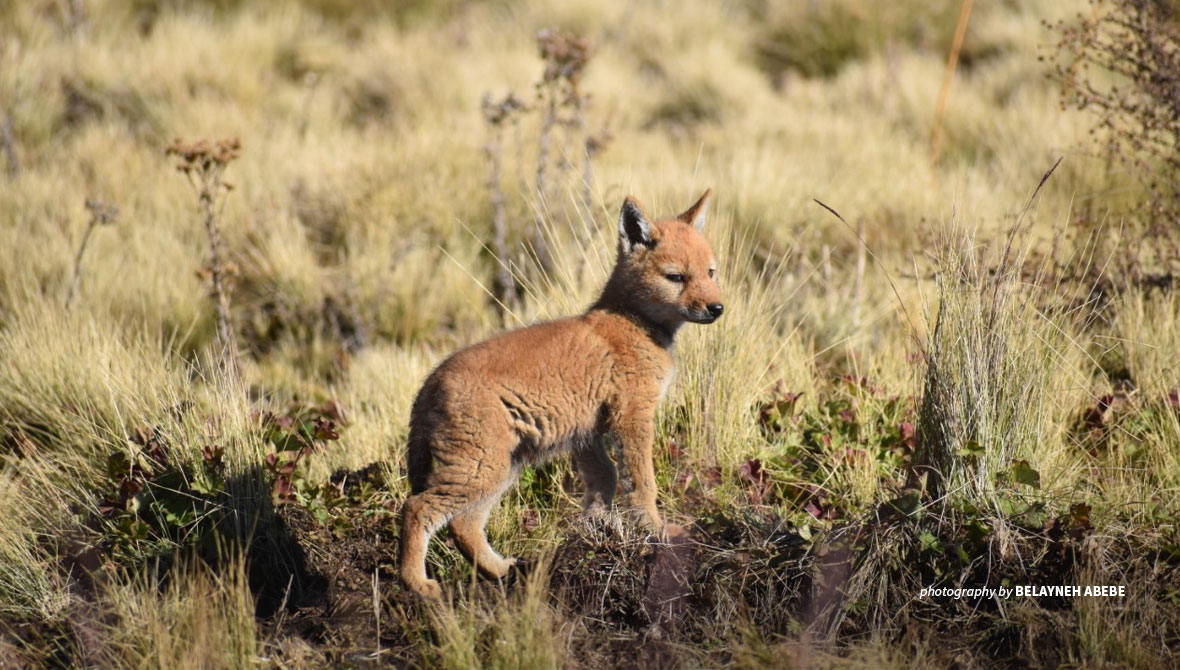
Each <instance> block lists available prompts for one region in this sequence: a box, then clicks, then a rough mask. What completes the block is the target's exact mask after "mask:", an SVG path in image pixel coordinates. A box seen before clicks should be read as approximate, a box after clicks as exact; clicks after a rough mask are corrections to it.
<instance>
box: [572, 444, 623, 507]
mask: <svg viewBox="0 0 1180 670" xmlns="http://www.w3.org/2000/svg"><path fill="white" fill-rule="evenodd" d="M574 463H576V464H577V466H578V472H580V473H581V474H582V482H583V483H584V484H585V486H586V494H585V495H584V496H583V498H582V509H584V510H586V513H587V514H590V515H592V516H598V515H601V514H604V513H606V512H608V511H610V506H611V501H612V500H613V499H614V496H615V487H616V486H618V481H619V474H618V470H617V469H616V468H615V463H614V461H612V460H611V458H610V454H608V453H607V452H606V443H605V442H604V441H603V440H601V439H598V440H594V441H593V442H591V443H590V444H587V445H585V446H583V447H582V448H581V449H578V450H576V451H575V452H574Z"/></svg>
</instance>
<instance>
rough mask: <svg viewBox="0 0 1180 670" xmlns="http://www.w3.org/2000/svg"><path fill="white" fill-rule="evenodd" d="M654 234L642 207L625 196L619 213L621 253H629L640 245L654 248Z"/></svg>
mask: <svg viewBox="0 0 1180 670" xmlns="http://www.w3.org/2000/svg"><path fill="white" fill-rule="evenodd" d="M655 234H656V233H655V229H654V228H653V227H652V225H651V221H649V220H648V218H647V215H646V214H644V213H643V206H642V205H640V204H639V201H638V200H636V199H635V198H634V197H633V196H627V199H626V200H624V201H623V210H622V211H621V212H619V247H620V248H621V249H622V250H623V253H631V252H632V251H634V250H635V248H636V247H638V246H640V245H642V246H645V247H653V246H655Z"/></svg>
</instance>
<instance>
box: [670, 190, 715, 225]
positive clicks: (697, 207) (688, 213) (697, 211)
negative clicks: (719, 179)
mask: <svg viewBox="0 0 1180 670" xmlns="http://www.w3.org/2000/svg"><path fill="white" fill-rule="evenodd" d="M711 195H713V189H711V188H710V189H705V194H704V195H702V196H701V199H700V200H697V201H696V204H694V205H693V206H692V207H689V208H688V209H686V210H684V213H683V214H681V215H680V216H678V217H676V218H677V219H679V220H681V221H683V222H685V223H687V224H689V225H691V226H695V227H696V229H697V230H700V231H704V230H705V210H706V209H708V208H709V196H711Z"/></svg>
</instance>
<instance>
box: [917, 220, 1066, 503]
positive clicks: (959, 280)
mask: <svg viewBox="0 0 1180 670" xmlns="http://www.w3.org/2000/svg"><path fill="white" fill-rule="evenodd" d="M973 242H974V241H973V240H972V239H971V238H969V237H964V238H961V239H960V240H959V241H958V242H957V243H951V244H947V245H945V246H944V247H943V248H942V252H941V255H940V256H939V258H938V261H937V262H938V267H939V278H938V287H939V300H938V305H937V312H936V313H935V314H934V315H933V323H934V327H933V330H932V331H931V333H930V335H929V338H928V341H927V369H926V379H925V388H924V393H923V397H922V402H921V405H920V411H919V448H918V458H917V462H918V467H919V469H920V472H921V474H926V475H928V478H927V481H926V485H927V487H928V490H929V491H930V493H931V494H932V495H934V496H935V497H937V496H938V495H940V494H942V493H946V492H949V491H961V492H962V493H965V494H966V495H968V496H969V497H971V498H974V499H978V500H987V499H990V498H991V495H990V494H991V493H992V492H994V490H995V487H996V485H997V483H998V477H1000V475H1001V474H1002V473H1005V472H1007V471H1008V469H1009V468H1010V467H1011V466H1012V464H1013V462H1014V461H1015V460H1016V459H1017V458H1018V456H1019V457H1024V458H1027V457H1028V456H1029V454H1031V453H1032V452H1033V451H1034V450H1035V447H1036V446H1037V445H1038V444H1039V443H1040V442H1041V441H1042V438H1043V436H1044V435H1045V434H1046V431H1047V427H1046V424H1047V423H1048V422H1049V421H1050V418H1051V416H1052V398H1051V397H1050V393H1051V388H1052V387H1051V380H1052V370H1053V363H1054V361H1055V359H1056V356H1055V350H1054V343H1055V342H1056V341H1057V339H1058V338H1057V336H1056V335H1055V332H1056V331H1055V329H1054V328H1053V326H1052V325H1051V323H1050V322H1049V321H1048V320H1049V319H1051V318H1052V317H1051V316H1049V315H1046V314H1043V313H1041V312H1040V311H1039V310H1038V309H1037V307H1036V306H1035V304H1034V303H1033V302H1032V300H1030V299H1029V296H1028V295H1027V293H1026V292H1024V291H1023V289H1022V286H1021V284H1020V282H1019V279H1018V277H1017V276H1016V275H1015V274H1014V273H1013V270H1012V268H1010V267H1008V268H1000V269H999V270H996V271H995V273H994V274H992V273H991V271H990V269H989V268H988V267H986V266H985V265H984V263H983V261H982V259H981V258H980V252H979V250H978V249H975V248H972V246H971V245H972V244H973Z"/></svg>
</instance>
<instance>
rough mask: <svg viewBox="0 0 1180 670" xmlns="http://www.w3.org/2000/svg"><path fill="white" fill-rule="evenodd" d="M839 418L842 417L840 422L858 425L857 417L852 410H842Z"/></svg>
mask: <svg viewBox="0 0 1180 670" xmlns="http://www.w3.org/2000/svg"><path fill="white" fill-rule="evenodd" d="M838 416H839V417H840V420H841V421H843V422H844V423H848V424H855V423H856V415H855V414H853V413H852V411H851V410H847V409H842V410H840V414H839V415H838Z"/></svg>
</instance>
